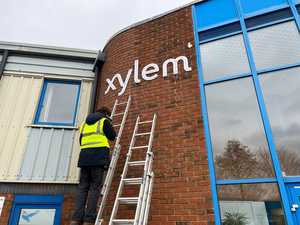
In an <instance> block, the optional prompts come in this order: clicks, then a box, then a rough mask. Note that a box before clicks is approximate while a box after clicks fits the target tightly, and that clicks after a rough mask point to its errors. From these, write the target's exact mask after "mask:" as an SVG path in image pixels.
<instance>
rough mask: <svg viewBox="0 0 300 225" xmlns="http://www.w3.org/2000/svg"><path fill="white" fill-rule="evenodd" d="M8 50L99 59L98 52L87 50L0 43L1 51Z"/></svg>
mask: <svg viewBox="0 0 300 225" xmlns="http://www.w3.org/2000/svg"><path fill="white" fill-rule="evenodd" d="M1 50H8V51H13V52H17V53H21V54H37V55H41V54H42V55H49V56H53V55H56V56H61V57H64V56H66V57H77V58H82V59H84V58H86V59H95V58H96V57H97V54H98V51H94V50H87V49H77V48H64V47H56V46H47V45H38V44H37V45H36V44H27V43H18V42H6V41H0V51H1Z"/></svg>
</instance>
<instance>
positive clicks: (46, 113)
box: [39, 83, 79, 123]
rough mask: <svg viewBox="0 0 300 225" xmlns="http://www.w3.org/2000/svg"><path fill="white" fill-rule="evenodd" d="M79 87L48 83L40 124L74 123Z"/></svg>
mask: <svg viewBox="0 0 300 225" xmlns="http://www.w3.org/2000/svg"><path fill="white" fill-rule="evenodd" d="M78 91H79V85H77V84H65V83H48V84H47V90H46V93H45V97H44V100H43V106H42V111H41V114H40V118H39V122H48V123H73V119H74V116H75V111H76V101H77V94H78Z"/></svg>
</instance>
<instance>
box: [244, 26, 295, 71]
mask: <svg viewBox="0 0 300 225" xmlns="http://www.w3.org/2000/svg"><path fill="white" fill-rule="evenodd" d="M249 38H250V42H251V48H252V51H253V55H254V60H255V64H256V66H257V68H258V69H263V68H270V67H277V66H281V65H286V64H293V63H297V62H300V51H299V49H300V36H299V33H298V30H297V27H296V24H295V23H294V22H293V21H290V22H286V23H282V24H278V25H274V26H270V27H266V28H263V29H259V30H255V31H251V32H249Z"/></svg>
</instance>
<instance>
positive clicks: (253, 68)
mask: <svg viewBox="0 0 300 225" xmlns="http://www.w3.org/2000/svg"><path fill="white" fill-rule="evenodd" d="M235 1H236V5H237V9H238V12H239V17H240V21H241V26H242V30H243V36H244V43H245V47H246V51H247V55H248V59H249V63H250V68H251V71H252V74H253V83H254V86H255V90H256V95H257V100H258V104H259V108H260V111H261V116H262V120H263V123H264V129H265V133H266V136H267V140H268V145H269V149H270V153H271V157H272V160H273V165H274V170H275V174H276V178H277V180H278V185H279V191H280V194H281V200H282V204H283V208H284V212H285V216H286V222H287V224H288V225H293V222H292V214H291V211H290V208H289V201H288V196H287V191H286V187H285V184H284V181H283V177H282V174H281V167H280V163H279V159H278V156H277V152H276V147H275V144H274V141H273V135H272V130H271V125H270V121H269V119H268V115H267V110H266V106H265V103H264V99H263V94H262V90H261V86H260V83H259V79H258V75H257V69H256V66H255V63H254V57H253V53H252V51H251V48H250V41H249V37H248V33H247V28H246V23H245V19H244V16H243V10H242V7H241V4H240V0H235Z"/></svg>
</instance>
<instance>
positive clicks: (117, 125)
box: [113, 124, 121, 127]
mask: <svg viewBox="0 0 300 225" xmlns="http://www.w3.org/2000/svg"><path fill="white" fill-rule="evenodd" d="M119 126H121V124H116V125H113V127H119Z"/></svg>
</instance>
